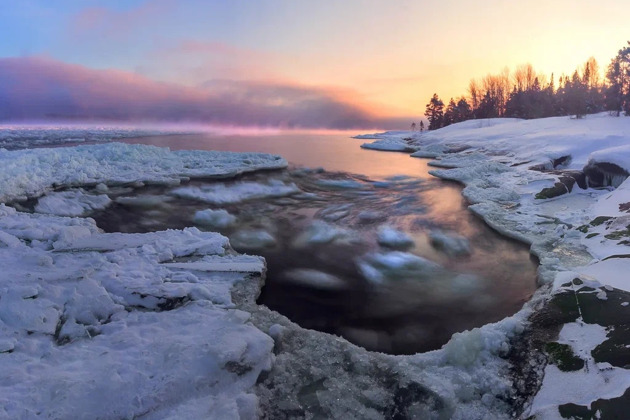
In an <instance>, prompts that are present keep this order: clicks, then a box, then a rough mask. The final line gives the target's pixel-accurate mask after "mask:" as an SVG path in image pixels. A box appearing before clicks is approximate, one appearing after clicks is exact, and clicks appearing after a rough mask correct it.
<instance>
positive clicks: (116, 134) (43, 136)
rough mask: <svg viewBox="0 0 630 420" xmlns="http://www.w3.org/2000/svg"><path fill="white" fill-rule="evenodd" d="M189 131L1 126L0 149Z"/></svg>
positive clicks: (174, 129) (167, 128)
mask: <svg viewBox="0 0 630 420" xmlns="http://www.w3.org/2000/svg"><path fill="white" fill-rule="evenodd" d="M188 133H190V132H189V131H182V130H181V129H177V128H173V127H166V126H164V127H161V128H160V129H155V127H151V128H149V127H145V128H141V127H134V126H124V125H95V124H72V125H65V124H61V125H40V124H30V125H12V124H0V148H4V149H8V150H11V149H22V148H27V147H35V146H38V147H39V146H53V145H62V144H68V143H84V142H109V141H112V140H115V139H124V138H133V137H145V136H158V135H164V134H188Z"/></svg>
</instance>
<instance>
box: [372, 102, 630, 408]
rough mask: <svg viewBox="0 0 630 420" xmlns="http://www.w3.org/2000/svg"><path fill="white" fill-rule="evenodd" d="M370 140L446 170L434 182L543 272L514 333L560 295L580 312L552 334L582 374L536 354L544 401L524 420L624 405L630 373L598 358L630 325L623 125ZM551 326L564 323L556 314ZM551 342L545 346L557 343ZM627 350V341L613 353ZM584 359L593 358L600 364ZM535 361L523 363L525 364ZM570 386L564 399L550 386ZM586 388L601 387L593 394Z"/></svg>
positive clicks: (558, 122)
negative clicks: (517, 244) (522, 249)
mask: <svg viewBox="0 0 630 420" xmlns="http://www.w3.org/2000/svg"><path fill="white" fill-rule="evenodd" d="M372 137H377V138H378V140H377V141H375V142H373V143H370V144H367V145H363V147H368V148H372V149H381V150H403V149H405V150H408V149H409V148H411V149H414V150H415V152H414V153H412V154H411V156H415V157H425V158H427V157H428V158H435V159H436V160H435V161H433V162H431V163H430V164H431V165H433V166H435V167H436V168H444V169H436V170H434V171H431V174H433V175H435V176H437V177H440V178H443V179H448V180H454V181H458V182H461V183H463V184H464V185H465V188H464V190H463V192H462V194H463V195H464V197H466V199H467V200H468V201H469V202H470V204H471V205H470V207H469V208H470V210H471V211H473V212H474V213H475V214H477V215H479V216H480V217H481V218H483V219H484V220H485V221H486V222H487V224H488V225H490V226H491V227H493V228H494V229H496V230H497V231H499V232H501V233H502V234H504V235H506V236H509V237H512V238H515V239H517V240H520V241H523V242H525V243H527V244H530V245H531V252H532V253H533V254H534V255H536V256H537V257H538V258H539V261H540V266H539V270H538V272H539V276H538V277H539V278H538V281H539V283H540V284H541V286H542V287H541V288H540V289H539V290H538V292H537V294H536V296H535V297H534V299H533V300H532V301H530V302H529V303H528V304H527V305H525V307H524V309H523V310H522V311H521V312H520V313H519V314H517V315H516V316H517V317H518V316H519V315H525V313H529V315H531V316H532V318H531V319H532V320H533V321H532V323H531V324H529V323H525V324H523V326H525V327H527V328H529V329H530V330H534V334H535V330H536V328H538V326H537V325H536V321H535V319H536V314H537V313H538V312H539V311H540V310H541V309H546V308H549V307H555V306H557V301H560V300H562V299H563V297H564V296H566V295H571V296H572V297H571V299H575V300H576V301H577V309H578V312H579V316H577V315H576V320H575V322H574V323H566V324H564V323H565V322H566V320H565V321H561V320H560V321H558V322H557V324H558V327H560V328H561V331H560V340H559V343H560V344H559V345H560V346H566V345H567V344H566V343H569V348H572V349H573V350H572V351H573V354H574V356H577V357H578V359H579V360H582V362H583V363H582V366H584V367H583V368H580V369H572V370H567V369H558V368H557V367H556V363H555V362H553V357H554V356H553V354H552V353H550V352H549V350H548V349H547V347H545V351H544V352H543V351H542V349H538V351H537V352H538V353H543V354H545V356H544V357H543V360H544V358H547V359H549V360H552V361H551V362H550V363H549V364H548V365H547V366H546V367H545V370H544V372H542V371H541V372H538V374H537V376H538V379H539V380H540V381H541V389H540V391H539V392H538V393H537V394H536V395H535V396H534V398H533V399H532V400H531V401H529V402H526V407H525V408H526V410H525V413H526V414H525V415H526V416H529V415H534V416H536V418H545V419H546V418H560V412H559V410H558V409H559V408H560V410H565V411H564V413H565V414H566V413H568V412H570V411H566V410H580V409H582V410H587V411H588V410H590V409H591V408H590V407H591V404H592V403H594V402H596V401H597V404H599V407H600V409H604V410H605V409H606V407H605V406H606V402H607V401H608V400H613V399H615V398H620V397H622V395H623V394H624V393H625V391H626V389H627V388H628V387H629V384H628V382H629V381H630V371H628V370H627V369H625V366H624V365H623V364H619V363H615V364H614V365H611V364H610V363H609V362H608V360H607V359H606V357H601V351H602V350H601V349H603V348H607V346H608V347H610V346H614V345H612V344H610V342H612V341H614V340H613V338H615V339H616V340H617V341H619V337H616V336H615V330H616V328H617V326H618V325H619V324H620V323H621V324H623V323H624V322H625V320H626V319H627V316H628V315H627V314H626V311H627V309H626V307H627V305H628V304H627V303H626V304H624V302H625V300H626V299H630V294H629V293H628V291H630V282H628V281H627V278H626V276H625V275H624V274H623V273H627V272H628V269H630V263H629V261H628V259H627V258H625V256H626V255H628V251H626V250H625V247H626V246H627V245H628V244H627V243H626V242H627V241H625V239H624V238H626V237H627V236H629V235H628V230H627V227H626V225H627V224H628V222H629V221H630V216H629V215H628V212H627V210H628V208H630V194H629V193H628V190H629V188H630V187H628V185H630V180H627V179H626V178H627V175H628V169H629V168H630V159H629V158H628V156H629V154H628V152H629V150H630V146H629V144H630V120H629V119H624V118H614V117H611V116H608V115H607V114H598V115H592V116H588V117H587V118H586V119H585V120H571V119H569V118H567V117H563V118H547V119H542V120H529V121H524V120H514V119H504V120H503V119H497V120H483V121H467V122H464V123H460V124H455V125H453V126H449V127H447V128H445V129H441V130H436V131H434V132H428V133H422V134H419V133H409V132H407V133H403V134H401V133H382V134H380V135H373V136H372ZM580 178H581V179H580ZM581 180H582V181H585V184H586V185H582V187H586V186H587V185H589V184H590V185H595V186H600V185H602V184H604V186H606V185H610V187H609V188H605V189H593V188H588V189H587V188H584V189H583V188H581V187H580V186H579V185H578V183H581V182H580V181H581ZM582 183H584V182H582ZM617 186H618V188H616V189H613V187H617ZM574 279H576V280H574ZM611 292H612V293H613V294H611ZM591 293H592V294H593V296H594V295H597V296H596V297H597V300H596V303H595V304H593V303H592V302H590V301H589V300H588V299H587V298H588V297H589V294H591ZM607 294H608V295H610V296H615V300H617V297H618V298H619V299H620V300H621V301H622V302H621V305H619V303H618V302H617V303H615V305H618V307H617V310H615V309H614V308H610V307H611V306H612V303H608V302H606V301H607ZM573 295H575V297H573ZM593 305H599V306H597V308H596V310H595V312H596V311H602V309H601V307H605V310H606V311H612V312H613V315H611V316H609V317H608V319H602V318H601V317H597V316H593V315H592V313H593V310H592V308H591V307H592V306H593ZM602 305H604V306H602ZM606 305H607V306H606ZM534 308H535V310H532V309H534ZM617 311H618V313H617ZM556 316H557V317H558V318H560V319H561V318H562V315H561V314H560V315H558V314H556ZM563 324H564V325H563ZM595 327H597V328H605V329H603V331H604V333H603V336H602V338H601V339H593V340H591V342H589V344H584V345H583V346H582V347H580V348H579V349H577V350H576V347H575V346H576V345H578V344H577V343H579V342H580V341H582V338H581V337H582V336H584V335H586V336H588V335H589V333H588V331H589V328H590V329H593V328H595ZM607 340H610V341H609V342H607ZM625 340H627V337H626V338H625ZM548 341H549V342H551V344H553V342H554V341H555V339H554V337H550V339H549V340H548ZM542 344H547V345H548V344H549V343H542ZM625 344H627V341H624V342H622V343H618V344H616V345H618V346H619V345H621V346H623V345H625ZM564 348H566V347H564ZM613 351H614V349H613ZM598 352H599V353H598ZM591 353H593V354H599V355H600V357H599V359H600V360H597V358H594V356H591ZM568 354H571V351H569V353H568ZM534 360H536V356H535V355H532V357H531V359H530V361H534ZM538 360H540V359H538ZM521 362H522V361H521ZM525 362H527V360H526V361H525ZM541 368H542V367H541ZM569 383H571V384H572V386H571V389H566V387H564V386H560V385H559V384H569ZM595 383H602V384H604V383H606V384H608V385H606V386H603V385H602V386H600V387H593V386H592V384H595ZM530 386H531V385H530ZM532 391H534V390H530V392H532ZM571 404H574V405H575V407H577V408H572V407H571ZM602 404H603V406H604V408H601V407H602ZM567 407H568V408H567ZM581 407H583V408H581ZM593 410H595V409H593ZM594 412H595V411H593V413H594ZM600 414H601V412H600Z"/></svg>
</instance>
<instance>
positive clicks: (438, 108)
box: [424, 93, 444, 130]
mask: <svg viewBox="0 0 630 420" xmlns="http://www.w3.org/2000/svg"><path fill="white" fill-rule="evenodd" d="M424 115H425V116H426V117H427V119H428V120H429V130H437V129H438V128H441V127H442V124H443V122H444V102H442V101H441V100H440V98H439V97H438V96H437V93H434V94H433V96H432V97H431V99H430V100H429V103H428V104H427V106H426V110H425V112H424Z"/></svg>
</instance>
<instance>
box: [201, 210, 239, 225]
mask: <svg viewBox="0 0 630 420" xmlns="http://www.w3.org/2000/svg"><path fill="white" fill-rule="evenodd" d="M193 222H195V223H196V224H198V225H204V226H209V227H214V228H218V229H225V228H226V227H228V226H231V225H233V224H234V222H236V216H234V215H232V214H230V213H228V211H227V210H224V209H216V210H213V209H207V210H200V211H198V212H196V213H195V216H194V217H193Z"/></svg>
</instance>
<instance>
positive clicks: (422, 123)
mask: <svg viewBox="0 0 630 420" xmlns="http://www.w3.org/2000/svg"><path fill="white" fill-rule="evenodd" d="M423 131H424V121H420V132H421V133H422V132H423Z"/></svg>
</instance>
